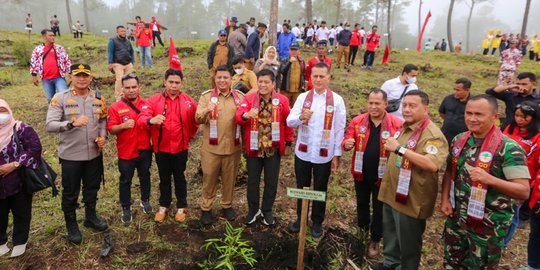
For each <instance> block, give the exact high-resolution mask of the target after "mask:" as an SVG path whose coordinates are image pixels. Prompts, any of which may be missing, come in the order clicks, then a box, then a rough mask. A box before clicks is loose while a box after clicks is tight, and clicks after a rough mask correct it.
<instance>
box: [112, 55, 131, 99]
mask: <svg viewBox="0 0 540 270" xmlns="http://www.w3.org/2000/svg"><path fill="white" fill-rule="evenodd" d="M112 66H113V71H114V75H115V76H116V81H115V83H114V96H115V97H116V99H120V98H121V97H122V96H123V93H122V77H123V76H124V75H125V74H129V73H131V71H133V64H132V63H129V64H127V65H121V64H117V63H115V64H112Z"/></svg>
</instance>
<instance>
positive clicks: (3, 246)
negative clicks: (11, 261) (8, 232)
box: [0, 243, 10, 256]
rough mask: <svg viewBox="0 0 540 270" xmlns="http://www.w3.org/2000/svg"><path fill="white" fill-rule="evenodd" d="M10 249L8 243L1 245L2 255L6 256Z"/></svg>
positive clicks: (0, 253) (0, 254)
mask: <svg viewBox="0 0 540 270" xmlns="http://www.w3.org/2000/svg"><path fill="white" fill-rule="evenodd" d="M9 251H10V249H9V248H8V246H7V243H5V244H3V245H1V246H0V256H4V255H5V254H7V253H8V252H9Z"/></svg>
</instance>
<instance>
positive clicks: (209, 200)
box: [201, 149, 241, 211]
mask: <svg viewBox="0 0 540 270" xmlns="http://www.w3.org/2000/svg"><path fill="white" fill-rule="evenodd" d="M240 153H241V151H238V152H237V153H234V154H231V155H216V154H213V153H210V152H209V151H207V150H204V149H201V165H202V171H203V177H202V181H203V192H202V196H203V198H202V202H201V210H203V211H210V210H212V206H213V205H214V200H215V199H216V193H217V186H218V183H219V179H220V177H221V207H222V208H231V207H232V204H233V197H234V185H235V183H236V176H237V174H238V165H239V164H240Z"/></svg>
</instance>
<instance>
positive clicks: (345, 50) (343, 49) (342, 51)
mask: <svg viewBox="0 0 540 270" xmlns="http://www.w3.org/2000/svg"><path fill="white" fill-rule="evenodd" d="M350 50H351V48H350V46H342V45H339V49H338V54H337V67H338V68H339V67H341V57H342V56H345V58H344V59H343V62H345V67H348V66H349V63H348V61H349V52H350Z"/></svg>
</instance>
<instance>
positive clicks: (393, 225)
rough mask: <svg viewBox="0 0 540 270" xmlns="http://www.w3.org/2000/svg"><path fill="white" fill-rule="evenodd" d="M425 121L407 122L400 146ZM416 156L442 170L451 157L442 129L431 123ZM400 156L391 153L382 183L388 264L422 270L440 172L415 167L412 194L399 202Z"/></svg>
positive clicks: (421, 139)
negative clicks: (421, 261) (402, 201)
mask: <svg viewBox="0 0 540 270" xmlns="http://www.w3.org/2000/svg"><path fill="white" fill-rule="evenodd" d="M421 123H422V121H420V122H418V123H415V124H412V125H410V124H408V123H405V124H404V125H403V129H402V131H401V134H400V135H399V137H398V138H397V141H398V142H399V144H400V145H402V146H406V145H407V144H410V142H409V139H410V138H411V136H412V135H413V132H414V130H415V129H416V127H417V126H418V125H420V124H421ZM415 152H416V153H418V154H420V155H424V156H427V157H428V158H429V159H430V160H431V161H432V162H433V163H434V164H436V165H437V167H438V168H439V170H440V169H441V168H442V166H443V164H444V163H445V160H446V157H447V155H448V143H447V142H446V139H445V137H444V134H443V133H442V132H441V130H440V129H439V128H438V127H437V126H436V125H435V124H434V123H433V122H431V123H429V124H428V125H427V126H426V127H425V129H424V130H423V131H422V134H421V135H420V137H419V139H418V142H416V150H415ZM398 159H400V157H398V156H397V155H396V154H394V153H392V154H390V156H389V158H388V163H387V164H388V165H387V166H386V171H385V173H384V176H383V180H382V182H381V187H380V190H379V200H380V201H382V202H383V204H384V205H383V238H384V251H383V254H384V265H385V266H387V267H392V268H393V267H397V266H401V269H404V270H405V269H418V266H419V263H420V257H421V250H422V235H423V233H424V230H425V226H426V219H427V218H429V217H430V216H432V215H433V210H434V208H435V201H436V199H437V194H438V192H437V188H438V185H439V184H438V179H439V174H438V172H427V171H425V170H422V169H421V168H419V167H418V166H414V165H413V166H412V170H411V178H410V186H409V193H408V197H407V201H406V203H405V204H402V203H398V202H397V201H396V193H397V192H396V191H397V189H398V182H399V174H400V167H399V166H398V164H397V161H398Z"/></svg>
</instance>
